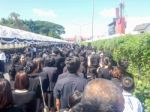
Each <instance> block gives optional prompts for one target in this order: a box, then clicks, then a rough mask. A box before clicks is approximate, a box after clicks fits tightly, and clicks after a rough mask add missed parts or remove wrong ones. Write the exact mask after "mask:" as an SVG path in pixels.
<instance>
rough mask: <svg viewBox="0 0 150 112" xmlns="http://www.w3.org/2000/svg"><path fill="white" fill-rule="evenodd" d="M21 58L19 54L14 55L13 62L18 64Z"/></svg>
mask: <svg viewBox="0 0 150 112" xmlns="http://www.w3.org/2000/svg"><path fill="white" fill-rule="evenodd" d="M19 59H20V57H19V55H14V56H13V57H12V64H18V63H19Z"/></svg>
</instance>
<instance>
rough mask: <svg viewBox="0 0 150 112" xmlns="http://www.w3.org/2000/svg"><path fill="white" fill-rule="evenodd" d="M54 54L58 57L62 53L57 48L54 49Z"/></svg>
mask: <svg viewBox="0 0 150 112" xmlns="http://www.w3.org/2000/svg"><path fill="white" fill-rule="evenodd" d="M53 53H54V54H56V55H58V54H59V53H60V50H59V49H58V48H57V47H54V48H53Z"/></svg>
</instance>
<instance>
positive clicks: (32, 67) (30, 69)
mask: <svg viewBox="0 0 150 112" xmlns="http://www.w3.org/2000/svg"><path fill="white" fill-rule="evenodd" d="M36 68H37V65H36V64H35V63H33V61H31V62H27V64H26V66H25V68H24V70H25V72H26V73H27V74H31V73H32V72H33V71H34V70H35V69H36Z"/></svg>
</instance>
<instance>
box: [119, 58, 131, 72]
mask: <svg viewBox="0 0 150 112" xmlns="http://www.w3.org/2000/svg"><path fill="white" fill-rule="evenodd" d="M128 65H129V63H128V60H127V59H121V60H119V61H118V67H120V68H121V69H123V70H126V69H127V68H128Z"/></svg>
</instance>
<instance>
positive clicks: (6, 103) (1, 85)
mask: <svg viewBox="0 0 150 112" xmlns="http://www.w3.org/2000/svg"><path fill="white" fill-rule="evenodd" d="M0 112H23V111H22V110H20V109H19V108H17V107H14V105H13V97H12V92H11V86H10V83H9V82H8V81H7V80H6V79H3V78H0Z"/></svg>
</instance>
